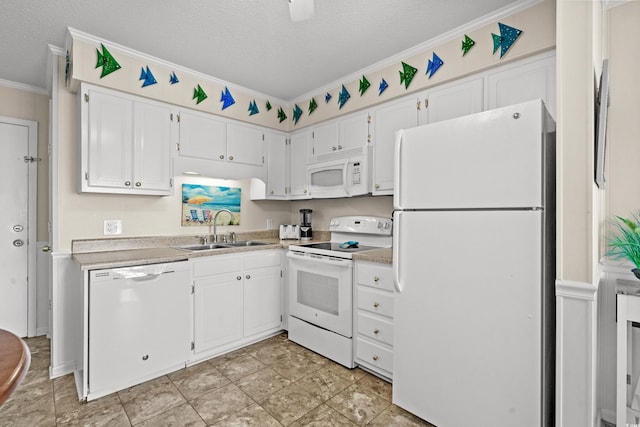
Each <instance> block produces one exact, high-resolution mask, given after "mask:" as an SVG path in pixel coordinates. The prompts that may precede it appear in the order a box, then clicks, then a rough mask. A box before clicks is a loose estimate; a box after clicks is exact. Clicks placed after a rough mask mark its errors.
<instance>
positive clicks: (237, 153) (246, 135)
mask: <svg viewBox="0 0 640 427" xmlns="http://www.w3.org/2000/svg"><path fill="white" fill-rule="evenodd" d="M263 146H264V132H263V131H262V129H260V128H257V127H251V126H243V125H238V124H235V123H228V124H227V160H228V161H230V162H234V163H242V164H245V165H254V166H263V165H264V147H263Z"/></svg>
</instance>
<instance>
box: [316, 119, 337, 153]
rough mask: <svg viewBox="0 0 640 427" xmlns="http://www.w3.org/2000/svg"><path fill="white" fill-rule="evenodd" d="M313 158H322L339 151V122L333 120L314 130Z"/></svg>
mask: <svg viewBox="0 0 640 427" xmlns="http://www.w3.org/2000/svg"><path fill="white" fill-rule="evenodd" d="M311 135H312V138H313V156H314V157H316V158H322V157H325V156H327V155H331V154H332V153H335V152H336V151H338V145H339V143H338V121H337V120H331V121H329V122H326V123H323V124H321V125H318V126H315V127H314V128H313V130H312V133H311Z"/></svg>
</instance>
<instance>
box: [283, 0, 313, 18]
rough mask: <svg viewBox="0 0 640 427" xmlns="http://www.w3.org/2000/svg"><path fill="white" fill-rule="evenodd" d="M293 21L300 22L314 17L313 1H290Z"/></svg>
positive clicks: (290, 12)
mask: <svg viewBox="0 0 640 427" xmlns="http://www.w3.org/2000/svg"><path fill="white" fill-rule="evenodd" d="M289 14H290V15H291V21H293V22H300V21H306V20H307V19H311V17H312V16H313V0H289Z"/></svg>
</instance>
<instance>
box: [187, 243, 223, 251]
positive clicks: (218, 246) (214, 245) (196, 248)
mask: <svg viewBox="0 0 640 427" xmlns="http://www.w3.org/2000/svg"><path fill="white" fill-rule="evenodd" d="M229 248H230V246H227V245H221V244H218V243H210V244H207V245H193V246H180V247H178V249H182V250H184V251H209V250H212V249H229Z"/></svg>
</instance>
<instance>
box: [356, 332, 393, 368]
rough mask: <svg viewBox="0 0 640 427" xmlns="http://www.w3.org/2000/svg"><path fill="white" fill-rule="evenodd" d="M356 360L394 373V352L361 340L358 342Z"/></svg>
mask: <svg viewBox="0 0 640 427" xmlns="http://www.w3.org/2000/svg"><path fill="white" fill-rule="evenodd" d="M356 358H357V359H359V360H361V361H362V362H363V363H366V364H368V365H371V366H374V367H377V368H380V369H383V370H385V371H387V372H389V373H392V372H393V351H391V350H387V349H386V348H383V347H381V346H379V345H377V344H374V343H371V342H369V341H365V340H363V339H361V338H358V339H357V340H356Z"/></svg>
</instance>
